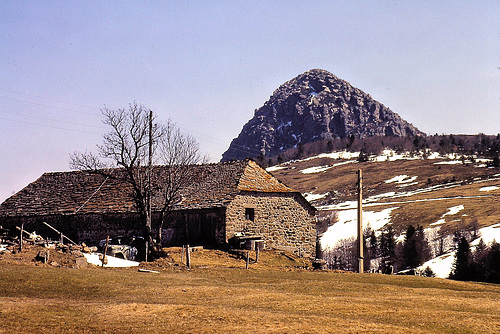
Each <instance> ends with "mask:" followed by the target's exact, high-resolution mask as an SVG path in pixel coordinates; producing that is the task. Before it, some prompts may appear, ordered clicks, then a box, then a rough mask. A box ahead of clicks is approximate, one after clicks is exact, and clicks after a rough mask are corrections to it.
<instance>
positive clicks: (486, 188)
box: [479, 186, 500, 191]
mask: <svg viewBox="0 0 500 334" xmlns="http://www.w3.org/2000/svg"><path fill="white" fill-rule="evenodd" d="M497 189H500V188H499V187H497V186H490V187H482V188H481V189H479V191H493V190H497Z"/></svg>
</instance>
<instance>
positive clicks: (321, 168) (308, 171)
mask: <svg viewBox="0 0 500 334" xmlns="http://www.w3.org/2000/svg"><path fill="white" fill-rule="evenodd" d="M330 168H332V166H315V167H309V168H306V169H302V170H301V171H300V172H301V173H302V174H314V173H321V172H324V171H327V170H329V169H330Z"/></svg>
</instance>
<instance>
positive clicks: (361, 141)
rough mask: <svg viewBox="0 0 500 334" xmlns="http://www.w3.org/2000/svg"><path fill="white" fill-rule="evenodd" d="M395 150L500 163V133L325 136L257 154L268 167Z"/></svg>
mask: <svg viewBox="0 0 500 334" xmlns="http://www.w3.org/2000/svg"><path fill="white" fill-rule="evenodd" d="M386 149H391V150H394V151H395V152H397V153H402V152H410V153H411V152H415V153H416V152H422V151H432V152H438V153H440V154H442V155H444V154H453V153H454V154H459V155H462V156H464V157H467V156H469V157H474V156H476V157H484V158H490V159H492V163H491V164H492V166H495V167H499V166H500V157H499V154H500V134H497V135H486V134H484V133H480V134H477V135H453V134H450V135H438V134H435V135H431V136H407V137H390V136H373V137H364V138H359V137H356V136H354V135H350V136H347V137H345V138H334V139H324V140H320V141H315V142H312V143H303V144H299V145H297V147H294V148H291V149H288V150H286V151H284V152H282V153H280V154H279V155H277V156H272V157H269V156H263V155H261V156H258V157H254V158H255V159H256V160H257V162H259V163H260V164H261V165H263V166H264V167H268V166H273V165H278V164H281V163H283V162H286V161H290V160H294V159H295V160H296V159H304V158H307V157H310V156H314V155H318V154H321V153H330V152H334V151H343V150H346V151H349V152H361V157H365V158H366V159H368V158H369V156H371V155H379V154H381V153H382V151H383V150H386Z"/></svg>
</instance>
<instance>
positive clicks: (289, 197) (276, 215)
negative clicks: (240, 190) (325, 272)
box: [226, 193, 316, 256]
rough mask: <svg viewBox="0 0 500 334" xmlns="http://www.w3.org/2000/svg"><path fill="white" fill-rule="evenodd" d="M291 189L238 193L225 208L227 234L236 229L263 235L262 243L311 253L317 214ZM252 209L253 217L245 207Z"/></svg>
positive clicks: (229, 234) (265, 245)
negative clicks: (283, 191) (248, 217)
mask: <svg viewBox="0 0 500 334" xmlns="http://www.w3.org/2000/svg"><path fill="white" fill-rule="evenodd" d="M301 202H302V201H301V200H300V199H299V198H298V194H294V193H247V194H244V195H238V196H236V198H235V199H234V200H233V201H232V202H231V204H230V205H229V206H228V207H227V210H226V238H227V239H230V238H231V237H233V236H234V235H235V234H236V233H245V234H257V235H262V236H263V237H264V247H265V248H267V249H270V248H281V249H288V250H290V251H293V252H294V253H296V254H299V253H300V254H301V255H304V256H314V254H315V247H316V218H315V217H314V214H311V213H310V212H309V211H308V209H307V208H306V207H305V206H304V205H302V204H301ZM247 208H250V209H253V210H254V214H255V215H254V220H253V221H251V220H249V219H247V218H246V217H245V209H247Z"/></svg>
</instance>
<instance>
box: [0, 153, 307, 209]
mask: <svg viewBox="0 0 500 334" xmlns="http://www.w3.org/2000/svg"><path fill="white" fill-rule="evenodd" d="M189 167H190V168H191V169H192V170H193V172H194V173H195V175H196V179H195V181H194V182H193V183H192V184H191V185H189V186H188V187H185V188H184V189H182V191H181V192H182V201H181V202H180V203H179V204H178V205H177V206H176V208H175V209H176V210H186V209H204V208H214V207H225V206H227V205H228V204H229V203H230V201H231V200H232V199H233V198H234V197H235V196H236V195H237V194H240V193H244V192H271V193H298V192H297V191H295V190H293V189H291V188H289V187H287V186H286V185H284V184H283V183H281V182H280V181H279V180H278V179H276V178H274V177H273V176H272V175H271V174H269V173H268V172H266V171H265V170H264V169H263V168H262V167H260V166H259V165H258V164H257V163H256V162H254V161H253V160H242V161H230V162H222V163H214V164H204V165H192V166H189ZM116 171H119V170H116ZM166 172H168V167H167V166H155V167H154V168H153V174H154V176H155V177H160V178H161V175H162V174H163V173H166ZM130 190H131V189H130V186H129V185H127V184H124V183H123V181H119V180H118V179H112V178H107V179H106V178H105V177H104V176H102V175H100V174H95V173H91V172H89V171H74V172H52V173H44V174H43V175H42V176H41V177H40V178H39V179H38V180H36V181H34V182H32V183H30V184H29V185H28V186H26V187H25V188H24V189H22V190H21V191H19V192H18V193H16V194H14V195H13V196H11V197H10V198H8V199H7V200H5V202H3V203H2V204H1V205H0V216H36V215H54V214H56V215H57V214H75V213H79V214H87V213H127V212H135V211H136V209H135V206H134V203H133V201H132V199H131V198H130V196H128V194H129V193H130ZM298 194H300V193H298ZM300 197H301V198H302V199H303V197H302V195H300ZM303 201H305V199H303ZM155 202H156V201H154V200H153V203H155ZM305 203H307V201H305ZM307 205H308V206H309V207H310V208H312V206H311V205H310V204H309V203H307ZM153 210H155V207H154V204H153Z"/></svg>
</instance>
